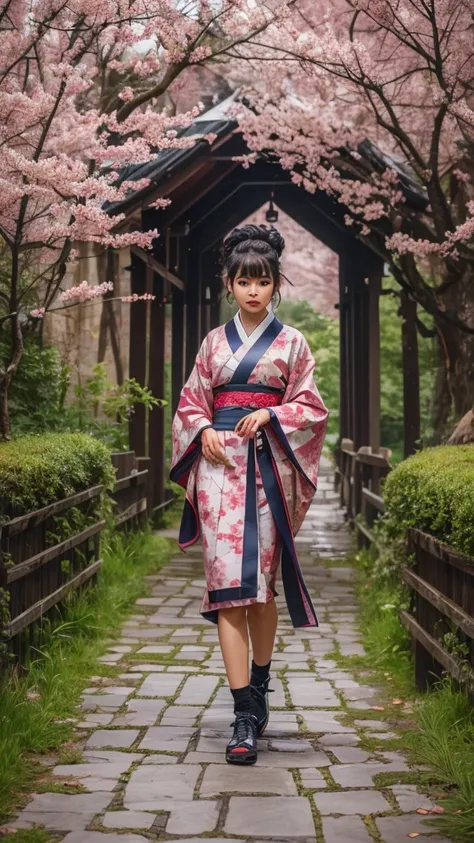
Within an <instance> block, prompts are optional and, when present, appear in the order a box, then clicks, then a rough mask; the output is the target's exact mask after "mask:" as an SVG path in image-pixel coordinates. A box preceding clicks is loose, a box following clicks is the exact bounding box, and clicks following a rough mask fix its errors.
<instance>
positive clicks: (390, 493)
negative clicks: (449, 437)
mask: <svg viewBox="0 0 474 843" xmlns="http://www.w3.org/2000/svg"><path fill="white" fill-rule="evenodd" d="M384 499H385V503H386V513H387V514H386V516H385V520H386V523H387V525H389V527H390V530H391V531H393V533H394V534H396V533H398V534H400V533H402V532H404V530H405V529H406V528H407V527H418V529H420V530H424V531H425V532H426V533H430V534H431V535H432V536H435V537H436V538H438V539H441V540H442V541H443V542H445V543H446V544H448V545H450V546H451V547H453V548H456V549H457V550H460V551H461V552H463V553H466V554H468V555H474V445H443V446H440V447H437V448H427V449H426V450H424V451H421V452H420V453H419V454H416V455H415V456H413V457H410V458H409V459H408V460H405V462H403V463H401V464H400V465H399V466H398V467H397V468H396V469H395V470H394V471H393V472H392V473H391V474H390V475H389V476H388V477H387V480H386V483H385V488H384Z"/></svg>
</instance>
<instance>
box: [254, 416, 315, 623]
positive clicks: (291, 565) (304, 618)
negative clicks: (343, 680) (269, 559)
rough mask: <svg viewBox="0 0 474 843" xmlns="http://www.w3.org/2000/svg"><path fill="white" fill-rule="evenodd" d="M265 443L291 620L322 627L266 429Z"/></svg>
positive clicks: (263, 467)
mask: <svg viewBox="0 0 474 843" xmlns="http://www.w3.org/2000/svg"><path fill="white" fill-rule="evenodd" d="M262 442H263V447H262V448H261V449H260V450H259V451H258V467H259V469H260V474H261V476H262V482H263V488H264V489H265V494H266V496H267V500H268V503H269V505H270V510H271V513H272V515H273V518H274V521H275V524H276V526H277V530H278V532H279V534H280V537H281V540H282V544H283V548H282V555H281V575H282V580H283V588H284V591H285V598H286V604H287V606H288V611H289V613H290V617H291V621H292V623H293V626H294V627H300V626H318V619H317V617H316V612H315V610H314V607H313V604H312V602H311V597H310V596H309V593H308V589H307V588H306V585H305V582H304V579H303V574H302V571H301V568H300V564H299V561H298V556H297V553H296V548H295V542H294V538H293V531H292V527H291V523H290V520H289V516H288V510H287V507H286V506H285V499H284V495H283V490H282V488H281V486H280V483H279V482H278V475H277V469H276V467H275V466H274V463H273V457H272V452H271V448H270V443H269V441H268V436H267V434H266V432H265V431H264V430H263V431H262Z"/></svg>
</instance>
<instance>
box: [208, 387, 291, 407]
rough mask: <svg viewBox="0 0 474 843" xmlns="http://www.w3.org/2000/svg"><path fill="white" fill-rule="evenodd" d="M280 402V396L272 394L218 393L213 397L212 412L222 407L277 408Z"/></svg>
mask: <svg viewBox="0 0 474 843" xmlns="http://www.w3.org/2000/svg"><path fill="white" fill-rule="evenodd" d="M281 400H282V396H281V395H277V394H276V393H272V392H238V391H235V392H218V393H217V395H215V396H214V410H221V409H222V408H223V407H254V408H255V409H256V410H258V409H262V410H263V409H266V408H267V407H278V406H279V405H280V404H281Z"/></svg>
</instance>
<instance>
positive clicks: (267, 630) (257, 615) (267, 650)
mask: <svg viewBox="0 0 474 843" xmlns="http://www.w3.org/2000/svg"><path fill="white" fill-rule="evenodd" d="M247 619H248V625H249V630H250V638H251V641H252V651H253V653H252V657H253V660H254V662H255V664H258V665H266V664H268V663H269V662H270V661H271V659H272V655H273V648H274V646H275V636H276V631H277V626H278V609H277V605H276V602H275V600H270V602H269V603H252V605H251V606H248V607H247Z"/></svg>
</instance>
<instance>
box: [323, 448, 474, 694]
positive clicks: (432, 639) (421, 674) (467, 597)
mask: <svg viewBox="0 0 474 843" xmlns="http://www.w3.org/2000/svg"><path fill="white" fill-rule="evenodd" d="M389 458H390V452H389V451H388V450H387V449H385V448H380V450H379V453H377V454H373V453H372V451H371V449H370V448H359V449H358V450H357V451H355V450H354V446H353V443H352V442H351V440H349V439H343V440H342V442H341V446H340V448H339V452H338V456H337V463H338V464H337V470H336V483H337V485H338V486H339V489H340V498H341V506H344V507H345V508H346V511H347V516H348V518H349V520H350V522H351V524H352V525H353V527H354V528H355V529H356V530H357V538H358V544H359V547H367V546H369V545H371V544H373V543H374V542H375V539H374V534H373V531H372V527H373V524H374V521H375V520H376V518H378V516H379V514H380V513H383V512H384V511H385V504H384V500H383V498H382V496H381V485H382V481H383V479H384V478H385V477H386V476H387V475H388V473H389V472H390V471H391V466H390V463H389ZM358 516H359V517H358ZM407 554H408V555H412V556H413V559H414V566H413V567H410V568H407V569H405V571H404V572H403V581H404V582H405V583H406V585H407V586H408V587H409V589H410V595H411V608H410V611H409V612H407V611H401V612H400V618H401V621H402V623H403V624H404V626H405V627H406V628H407V629H408V631H409V632H410V635H411V638H412V642H413V655H414V662H415V678H416V683H417V686H418V687H419V688H420V689H422V690H425V689H426V688H427V686H429V685H431V684H432V683H433V682H435V681H436V680H437V679H439V678H440V677H441V676H442V674H443V671H447V672H448V673H449V674H450V675H451V676H453V677H454V678H455V679H456V680H458V681H460V682H461V681H465V680H467V679H469V680H470V681H471V683H472V684H474V681H473V680H474V559H469V558H468V557H466V556H463V555H462V554H460V553H458V552H456V551H455V550H453V549H452V548H450V547H447V546H446V545H444V544H442V543H441V542H439V541H438V540H437V539H435V538H433V536H430V535H428V534H426V533H423V532H421V531H420V530H415V529H410V530H408V532H407Z"/></svg>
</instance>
